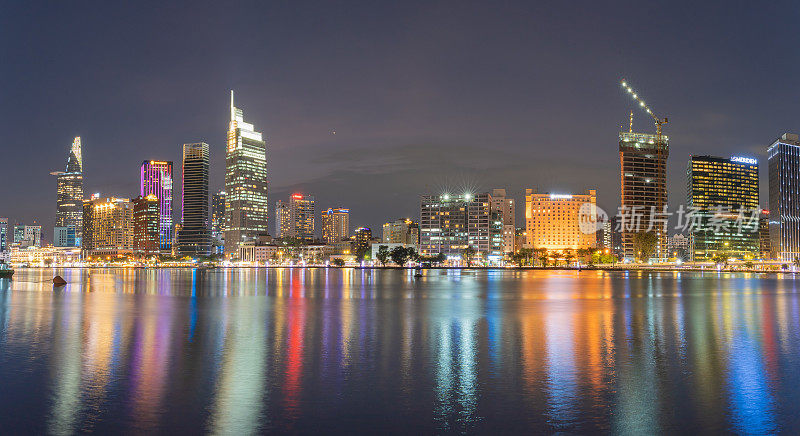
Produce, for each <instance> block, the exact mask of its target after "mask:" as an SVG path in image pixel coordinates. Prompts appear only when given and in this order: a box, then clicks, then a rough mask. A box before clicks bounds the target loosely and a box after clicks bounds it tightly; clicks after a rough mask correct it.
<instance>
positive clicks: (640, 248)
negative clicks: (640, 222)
mask: <svg viewBox="0 0 800 436" xmlns="http://www.w3.org/2000/svg"><path fill="white" fill-rule="evenodd" d="M656 244H658V236H657V235H656V234H655V233H653V232H639V233H634V235H633V251H634V252H635V253H636V258H637V259H639V261H640V262H644V261H646V260H648V259H650V258H651V257H653V253H654V252H655V251H656Z"/></svg>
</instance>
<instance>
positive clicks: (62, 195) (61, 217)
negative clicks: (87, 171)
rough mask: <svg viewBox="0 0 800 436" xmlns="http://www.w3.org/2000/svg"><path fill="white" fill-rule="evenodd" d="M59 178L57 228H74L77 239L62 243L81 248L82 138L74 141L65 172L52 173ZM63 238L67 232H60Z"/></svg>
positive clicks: (65, 240)
mask: <svg viewBox="0 0 800 436" xmlns="http://www.w3.org/2000/svg"><path fill="white" fill-rule="evenodd" d="M50 174H52V175H54V176H56V177H57V180H56V227H63V228H67V227H72V228H73V230H72V231H73V232H74V233H75V237H74V238H72V239H70V238H67V239H63V238H62V239H61V241H62V242H65V243H66V242H69V241H71V243H72V245H70V246H72V247H75V246H79V245H80V240H81V234H82V232H83V157H82V154H81V137H80V136H76V137H75V139H73V141H72V146H71V147H70V151H69V156H68V157H67V167H66V169H65V170H64V171H54V172H52V173H50ZM60 231H61V232H62V236H63V235H65V234H66V231H65V230H63V229H62V230H60ZM55 239H56V238H55V235H54V238H53V240H54V241H55Z"/></svg>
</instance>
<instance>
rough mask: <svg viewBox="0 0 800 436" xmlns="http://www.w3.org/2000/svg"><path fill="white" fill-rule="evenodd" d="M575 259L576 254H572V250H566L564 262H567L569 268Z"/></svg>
mask: <svg viewBox="0 0 800 436" xmlns="http://www.w3.org/2000/svg"><path fill="white" fill-rule="evenodd" d="M574 258H575V254H574V253H573V252H572V250H571V249H567V250H564V260H565V261H566V262H567V266H569V264H570V263H572V259H574Z"/></svg>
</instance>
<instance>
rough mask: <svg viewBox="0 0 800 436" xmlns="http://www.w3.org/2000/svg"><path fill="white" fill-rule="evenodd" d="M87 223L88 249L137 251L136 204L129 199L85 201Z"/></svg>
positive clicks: (94, 199) (84, 209)
mask: <svg viewBox="0 0 800 436" xmlns="http://www.w3.org/2000/svg"><path fill="white" fill-rule="evenodd" d="M159 201H160V199H159ZM159 211H160V209H159ZM83 224H84V237H83V240H82V244H83V249H84V250H88V251H91V250H133V203H132V202H131V201H130V200H129V199H127V198H97V197H96V198H92V199H91V200H84V201H83Z"/></svg>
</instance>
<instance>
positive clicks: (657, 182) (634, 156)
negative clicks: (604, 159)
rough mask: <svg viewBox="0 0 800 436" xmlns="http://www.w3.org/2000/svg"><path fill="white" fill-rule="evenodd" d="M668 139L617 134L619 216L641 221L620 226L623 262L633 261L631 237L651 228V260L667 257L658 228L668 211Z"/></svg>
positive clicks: (664, 237)
mask: <svg viewBox="0 0 800 436" xmlns="http://www.w3.org/2000/svg"><path fill="white" fill-rule="evenodd" d="M668 157H669V138H668V137H667V136H665V135H648V134H645V133H634V132H631V131H629V132H620V134H619V160H620V181H621V199H620V205H621V206H620V207H621V208H622V209H621V212H622V216H627V217H633V215H635V214H641V215H643V217H642V219H641V220H632V219H628V220H626V222H624V223H621V224H622V226H621V227H622V228H621V229H620V233H621V237H622V251H623V256H624V258H625V259H631V260H632V259H634V258H635V257H636V253H635V252H634V246H633V245H634V244H633V240H634V235H635V234H636V233H638V232H643V231H647V229H653V232H654V233H655V234H656V236H657V242H656V247H655V251H654V254H653V257H654V258H656V259H657V260H666V258H667V249H666V248H667V232H666V230H665V229H664V226H663V225H659V224H660V222H659V221H658V219H659V217H660V215H658V213H664V212H666V208H667V158H668Z"/></svg>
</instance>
